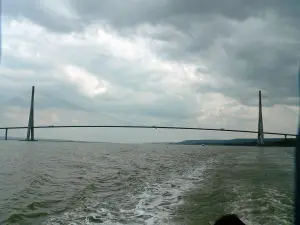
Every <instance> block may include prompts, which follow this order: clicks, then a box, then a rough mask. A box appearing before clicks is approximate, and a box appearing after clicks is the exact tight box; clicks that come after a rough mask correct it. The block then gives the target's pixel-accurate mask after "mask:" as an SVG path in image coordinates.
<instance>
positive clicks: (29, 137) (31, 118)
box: [26, 86, 34, 141]
mask: <svg viewBox="0 0 300 225" xmlns="http://www.w3.org/2000/svg"><path fill="white" fill-rule="evenodd" d="M26 141H34V86H32V91H31V104H30V112H29V120H28V129H27V137H26Z"/></svg>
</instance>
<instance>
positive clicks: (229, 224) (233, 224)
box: [214, 214, 246, 225]
mask: <svg viewBox="0 0 300 225" xmlns="http://www.w3.org/2000/svg"><path fill="white" fill-rule="evenodd" d="M214 225H246V224H244V223H243V222H242V221H241V220H240V219H239V217H238V216H237V215H235V214H228V215H224V216H222V217H221V218H220V219H218V220H217V221H216V222H215V224H214Z"/></svg>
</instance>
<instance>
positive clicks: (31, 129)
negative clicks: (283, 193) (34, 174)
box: [0, 86, 297, 145]
mask: <svg viewBox="0 0 300 225" xmlns="http://www.w3.org/2000/svg"><path fill="white" fill-rule="evenodd" d="M34 91H35V87H34V86H33V87H32V94H31V105H30V112H29V121H28V126H15V127H13V126H12V127H0V130H5V140H7V135H8V130H16V129H27V137H26V140H27V141H33V140H34V129H58V128H135V129H170V130H195V131H200V130H202V131H218V132H236V133H252V134H257V143H258V144H259V145H263V143H264V134H269V135H279V136H284V137H285V138H287V136H290V137H296V136H297V134H289V133H281V132H266V131H264V130H263V119H262V103H261V91H259V115H258V130H257V131H254V130H239V129H223V128H204V127H183V126H147V125H43V126H34Z"/></svg>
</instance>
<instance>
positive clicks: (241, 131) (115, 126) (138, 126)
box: [0, 125, 297, 137]
mask: <svg viewBox="0 0 300 225" xmlns="http://www.w3.org/2000/svg"><path fill="white" fill-rule="evenodd" d="M27 128H28V127H27V126H24V127H0V130H6V132H7V130H10V129H27ZM34 128H35V129H48V128H140V129H172V130H207V131H221V132H237V133H254V134H257V133H258V131H251V130H236V129H220V128H202V127H177V126H145V125H136V126H133V125H132V126H131V125H129V126H121V125H120V126H119V125H46V126H34ZM264 134H271V135H283V136H285V137H287V136H291V137H297V134H288V133H277V132H264Z"/></svg>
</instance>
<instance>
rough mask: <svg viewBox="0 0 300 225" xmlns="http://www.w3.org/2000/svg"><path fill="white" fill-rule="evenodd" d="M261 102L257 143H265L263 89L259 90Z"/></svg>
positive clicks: (259, 105) (259, 104)
mask: <svg viewBox="0 0 300 225" xmlns="http://www.w3.org/2000/svg"><path fill="white" fill-rule="evenodd" d="M258 96H259V103H258V133H257V144H258V145H263V144H264V126H263V117H262V104H261V91H259V94H258Z"/></svg>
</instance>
